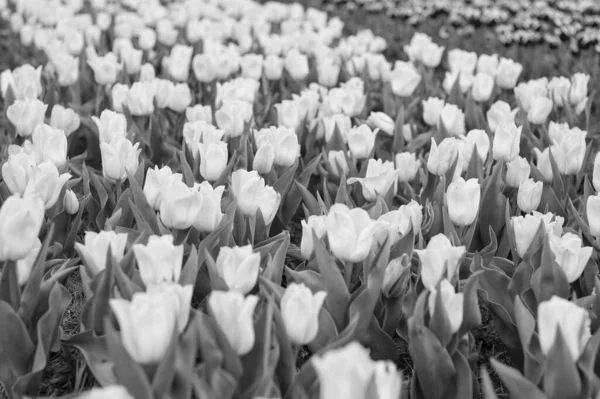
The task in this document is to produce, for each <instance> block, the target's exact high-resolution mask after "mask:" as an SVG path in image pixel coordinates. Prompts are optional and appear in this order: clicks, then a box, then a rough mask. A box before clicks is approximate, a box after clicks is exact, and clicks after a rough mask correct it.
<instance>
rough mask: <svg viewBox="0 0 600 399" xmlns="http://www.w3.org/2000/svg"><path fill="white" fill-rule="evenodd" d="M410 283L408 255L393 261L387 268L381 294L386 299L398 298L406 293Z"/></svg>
mask: <svg viewBox="0 0 600 399" xmlns="http://www.w3.org/2000/svg"><path fill="white" fill-rule="evenodd" d="M409 281H410V259H409V256H408V254H404V255H403V256H401V257H398V258H395V259H392V260H391V261H390V263H388V265H387V266H386V268H385V274H384V275H383V286H382V288H381V293H382V294H383V295H384V296H385V297H386V298H397V297H399V296H401V295H402V294H404V293H405V292H406V289H407V288H408V283H409Z"/></svg>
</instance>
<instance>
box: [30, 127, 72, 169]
mask: <svg viewBox="0 0 600 399" xmlns="http://www.w3.org/2000/svg"><path fill="white" fill-rule="evenodd" d="M31 142H32V144H33V153H34V155H35V160H36V162H37V163H42V162H49V163H51V164H53V165H55V166H57V167H59V166H62V165H64V163H65V162H66V161H67V136H66V135H65V132H64V131H62V130H59V129H54V128H52V127H50V126H48V125H46V124H44V123H41V124H39V125H37V126H36V128H35V129H34V130H33V134H32V135H31Z"/></svg>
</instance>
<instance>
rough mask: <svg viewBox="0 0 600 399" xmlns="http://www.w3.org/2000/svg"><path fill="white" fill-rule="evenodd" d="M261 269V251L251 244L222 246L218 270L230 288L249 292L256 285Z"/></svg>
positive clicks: (218, 258) (243, 292)
mask: <svg viewBox="0 0 600 399" xmlns="http://www.w3.org/2000/svg"><path fill="white" fill-rule="evenodd" d="M259 270H260V253H258V252H253V251H252V246H251V245H246V246H243V247H233V248H229V247H222V248H221V251H220V252H219V256H218V257H217V272H218V273H219V276H221V278H222V279H223V280H224V281H225V283H226V284H227V287H229V289H230V290H234V291H238V292H240V293H242V294H244V295H245V294H247V293H249V292H250V291H252V289H253V288H254V286H255V285H256V281H257V279H258V273H259Z"/></svg>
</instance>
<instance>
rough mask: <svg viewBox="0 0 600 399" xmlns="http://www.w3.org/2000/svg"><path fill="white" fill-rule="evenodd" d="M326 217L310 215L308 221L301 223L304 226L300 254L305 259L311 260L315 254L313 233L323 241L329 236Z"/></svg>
mask: <svg viewBox="0 0 600 399" xmlns="http://www.w3.org/2000/svg"><path fill="white" fill-rule="evenodd" d="M326 218H327V216H326V215H322V216H317V215H310V216H309V217H308V219H306V221H305V220H304V219H303V220H301V221H300V224H301V225H302V240H301V241H300V252H301V253H302V256H304V258H305V259H310V257H311V256H312V254H313V252H314V242H313V232H314V233H315V234H316V235H317V238H319V239H322V238H323V237H325V234H327V226H326V225H325V219H326Z"/></svg>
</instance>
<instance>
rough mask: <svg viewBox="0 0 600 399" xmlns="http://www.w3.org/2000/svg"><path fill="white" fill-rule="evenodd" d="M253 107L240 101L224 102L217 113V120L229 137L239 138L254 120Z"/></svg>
mask: <svg viewBox="0 0 600 399" xmlns="http://www.w3.org/2000/svg"><path fill="white" fill-rule="evenodd" d="M252 116H253V113H252V105H251V104H249V103H247V102H245V101H239V100H229V101H224V102H223V104H222V105H221V107H220V108H219V109H218V110H217V111H216V112H215V120H216V121H217V125H218V126H219V128H220V129H223V130H224V131H225V135H226V136H227V137H238V136H240V135H241V134H242V133H243V131H244V126H245V125H246V124H247V123H249V122H250V120H251V119H252Z"/></svg>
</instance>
